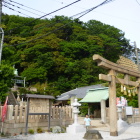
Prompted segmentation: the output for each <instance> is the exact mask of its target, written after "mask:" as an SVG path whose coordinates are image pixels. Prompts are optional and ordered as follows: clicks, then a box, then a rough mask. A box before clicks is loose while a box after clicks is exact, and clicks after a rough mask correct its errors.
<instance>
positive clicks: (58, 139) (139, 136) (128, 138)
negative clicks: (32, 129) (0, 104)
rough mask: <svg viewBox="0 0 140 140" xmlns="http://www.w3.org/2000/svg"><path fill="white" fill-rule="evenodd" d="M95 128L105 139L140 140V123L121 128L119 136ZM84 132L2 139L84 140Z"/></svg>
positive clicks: (103, 129) (106, 130)
mask: <svg viewBox="0 0 140 140" xmlns="http://www.w3.org/2000/svg"><path fill="white" fill-rule="evenodd" d="M94 129H96V130H99V132H100V133H101V135H102V137H103V139H104V140H140V123H134V124H131V125H128V126H127V127H125V128H123V129H121V130H120V131H119V132H118V136H110V132H109V129H108V127H97V128H94ZM84 134H85V133H78V134H67V133H60V134H53V133H42V134H34V135H27V136H24V135H18V136H13V137H11V138H7V139H3V138H0V140H84V139H83V136H84Z"/></svg>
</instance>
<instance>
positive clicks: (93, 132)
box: [83, 130, 103, 140]
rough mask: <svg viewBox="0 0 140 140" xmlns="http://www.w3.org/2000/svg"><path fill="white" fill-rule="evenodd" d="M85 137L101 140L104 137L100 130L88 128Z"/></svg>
mask: <svg viewBox="0 0 140 140" xmlns="http://www.w3.org/2000/svg"><path fill="white" fill-rule="evenodd" d="M83 138H84V139H86V140H100V139H103V137H102V136H101V134H100V133H99V131H98V130H88V131H87V132H86V133H85V135H84V137H83Z"/></svg>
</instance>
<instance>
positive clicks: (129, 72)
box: [93, 54, 140, 136]
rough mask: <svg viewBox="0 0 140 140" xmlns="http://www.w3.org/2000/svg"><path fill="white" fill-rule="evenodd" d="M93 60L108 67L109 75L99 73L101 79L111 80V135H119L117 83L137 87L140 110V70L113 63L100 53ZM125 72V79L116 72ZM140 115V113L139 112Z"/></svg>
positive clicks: (103, 66) (101, 65)
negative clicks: (134, 79) (133, 79)
mask: <svg viewBox="0 0 140 140" xmlns="http://www.w3.org/2000/svg"><path fill="white" fill-rule="evenodd" d="M93 60H95V61H96V62H97V64H98V66H100V67H102V68H105V69H107V70H108V71H109V72H108V75H105V74H99V79H100V80H105V81H108V82H109V110H110V113H109V118H110V135H111V136H118V130H117V107H116V83H121V84H123V85H128V86H133V87H136V88H137V91H138V105H139V112H140V85H139V84H140V71H136V70H133V69H131V68H128V67H125V66H121V65H118V64H116V63H113V62H111V61H109V60H107V59H105V58H103V57H101V56H100V55H97V54H95V55H93ZM117 73H121V74H124V79H121V78H117V77H116V74H117ZM130 76H132V77H136V79H137V81H131V80H130ZM139 115H140V114H139Z"/></svg>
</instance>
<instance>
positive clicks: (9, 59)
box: [2, 15, 133, 96]
mask: <svg viewBox="0 0 140 140" xmlns="http://www.w3.org/2000/svg"><path fill="white" fill-rule="evenodd" d="M2 24H3V29H4V31H5V38H4V46H5V47H4V48H3V54H2V60H4V61H5V62H6V63H7V64H9V63H10V64H11V66H12V65H15V67H16V69H18V71H19V75H21V76H23V77H26V82H28V86H33V85H34V86H35V85H36V87H37V84H38V86H39V85H40V87H42V89H45V94H50V95H54V96H57V95H59V94H60V93H62V92H65V91H68V90H70V89H74V88H76V87H81V86H87V85H92V84H97V83H100V82H101V81H99V80H98V74H99V73H102V72H104V70H103V69H101V68H99V67H98V66H97V64H96V63H95V62H94V61H93V60H92V56H93V54H99V55H101V56H103V57H104V58H106V59H108V60H110V61H113V62H116V60H117V59H118V58H119V56H120V55H129V54H130V53H131V51H132V49H133V48H132V46H130V45H129V40H127V39H126V38H125V37H124V32H123V31H121V30H119V29H117V28H115V27H113V26H110V25H106V24H103V23H101V22H99V21H95V20H90V21H88V22H87V23H84V22H82V21H80V20H78V19H70V18H67V17H63V16H60V17H59V16H56V17H55V18H52V19H43V20H41V19H32V18H25V17H19V16H14V15H3V16H2ZM9 78H10V77H9ZM41 85H45V88H44V87H43V86H41ZM40 94H44V90H42V91H41V90H40Z"/></svg>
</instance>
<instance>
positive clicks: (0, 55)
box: [0, 0, 4, 65]
mask: <svg viewBox="0 0 140 140" xmlns="http://www.w3.org/2000/svg"><path fill="white" fill-rule="evenodd" d="M1 17H2V0H0V39H1V41H0V65H1V58H2V48H3V40H4V31H3V29H2V25H1Z"/></svg>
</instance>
